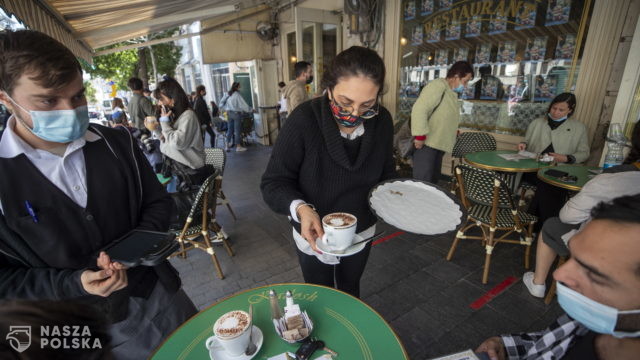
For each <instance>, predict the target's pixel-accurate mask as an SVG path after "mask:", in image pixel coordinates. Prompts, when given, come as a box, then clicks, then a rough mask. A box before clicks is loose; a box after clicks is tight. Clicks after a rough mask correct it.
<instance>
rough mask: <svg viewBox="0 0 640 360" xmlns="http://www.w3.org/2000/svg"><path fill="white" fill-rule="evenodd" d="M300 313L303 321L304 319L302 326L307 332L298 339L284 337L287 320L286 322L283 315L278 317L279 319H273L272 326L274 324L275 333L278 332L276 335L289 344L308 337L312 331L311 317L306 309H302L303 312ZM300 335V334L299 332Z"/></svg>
mask: <svg viewBox="0 0 640 360" xmlns="http://www.w3.org/2000/svg"><path fill="white" fill-rule="evenodd" d="M301 315H302V319H303V321H304V325H305V326H304V327H305V329H306V330H307V334H305V336H302V337H301V338H300V339H295V340H294V339H287V338H285V332H286V331H287V330H288V329H287V322H286V320H285V317H284V316H283V317H281V318H279V319H273V326H274V328H275V330H276V333H277V334H278V336H279V337H280V338H281V339H282V340H284V341H286V342H288V343H290V344H294V343H296V342H299V341H302V340H304V339H306V338H308V337H309V335H310V334H311V332H312V331H313V322H312V321H311V318H310V317H309V314H307V311H306V310H305V311H303V312H302V313H301ZM301 335H302V334H301Z"/></svg>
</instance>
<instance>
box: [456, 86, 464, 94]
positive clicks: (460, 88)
mask: <svg viewBox="0 0 640 360" xmlns="http://www.w3.org/2000/svg"><path fill="white" fill-rule="evenodd" d="M453 91H455V92H457V93H458V94H462V92H463V91H464V85H462V84H460V85H458V87H456V88H455V89H453Z"/></svg>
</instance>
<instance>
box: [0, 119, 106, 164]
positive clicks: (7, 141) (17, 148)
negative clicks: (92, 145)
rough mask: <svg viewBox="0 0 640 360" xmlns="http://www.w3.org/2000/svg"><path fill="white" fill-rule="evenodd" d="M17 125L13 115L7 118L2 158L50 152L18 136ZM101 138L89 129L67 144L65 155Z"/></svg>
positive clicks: (1, 151)
mask: <svg viewBox="0 0 640 360" xmlns="http://www.w3.org/2000/svg"><path fill="white" fill-rule="evenodd" d="M15 125H16V120H15V118H14V117H13V115H12V116H11V117H10V118H9V120H7V125H6V127H5V129H4V133H3V135H2V139H0V157H1V158H14V157H16V156H18V155H20V154H26V155H29V156H33V157H36V158H40V157H41V155H45V154H50V153H49V152H48V151H44V150H39V149H34V148H33V147H31V145H29V144H27V143H26V142H25V141H24V140H22V138H21V137H20V136H18V135H17V134H16V133H15V131H14V127H15ZM99 139H100V136H98V135H97V134H95V133H93V132H91V131H87V132H86V133H85V134H84V136H83V137H81V138H80V139H77V140H74V141H72V142H71V143H69V145H67V149H66V150H65V153H64V156H63V157H66V156H68V155H69V154H71V153H73V152H75V151H76V150H78V149H81V148H82V147H83V146H84V145H85V144H86V142H87V141H89V142H93V141H96V140H99Z"/></svg>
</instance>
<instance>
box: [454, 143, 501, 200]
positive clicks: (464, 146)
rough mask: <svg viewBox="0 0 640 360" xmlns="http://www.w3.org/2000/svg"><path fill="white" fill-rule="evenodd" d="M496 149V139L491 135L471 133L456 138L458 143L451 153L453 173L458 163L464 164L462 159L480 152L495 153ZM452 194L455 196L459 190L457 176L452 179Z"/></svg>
mask: <svg viewBox="0 0 640 360" xmlns="http://www.w3.org/2000/svg"><path fill="white" fill-rule="evenodd" d="M495 149H496V139H495V138H494V137H493V136H492V135H491V134H489V133H486V132H477V131H469V132H463V133H461V134H460V135H458V136H457V137H456V143H455V144H454V145H453V150H452V151H451V171H453V169H455V165H456V162H457V163H458V164H461V163H462V158H463V157H464V156H465V155H467V154H470V153H474V152H478V151H493V150H495ZM450 186H451V193H453V194H455V193H456V190H457V188H458V185H457V182H456V177H455V174H454V175H453V176H452V177H451V185H450Z"/></svg>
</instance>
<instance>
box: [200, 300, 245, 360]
mask: <svg viewBox="0 0 640 360" xmlns="http://www.w3.org/2000/svg"><path fill="white" fill-rule="evenodd" d="M250 325H251V318H250V317H249V314H248V313H247V312H246V311H242V310H233V311H230V312H228V313H226V314H224V315H222V316H220V317H219V318H218V320H216V322H215V323H214V324H213V334H214V336H212V337H210V338H208V339H207V341H206V346H207V349H209V350H211V349H212V348H213V347H214V346H215V343H216V342H217V343H219V344H220V345H222V347H223V348H224V350H225V352H226V353H228V354H229V355H231V356H239V355H242V354H244V352H245V350H246V349H247V345H249V340H250V334H251V333H250V332H249V326H250Z"/></svg>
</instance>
